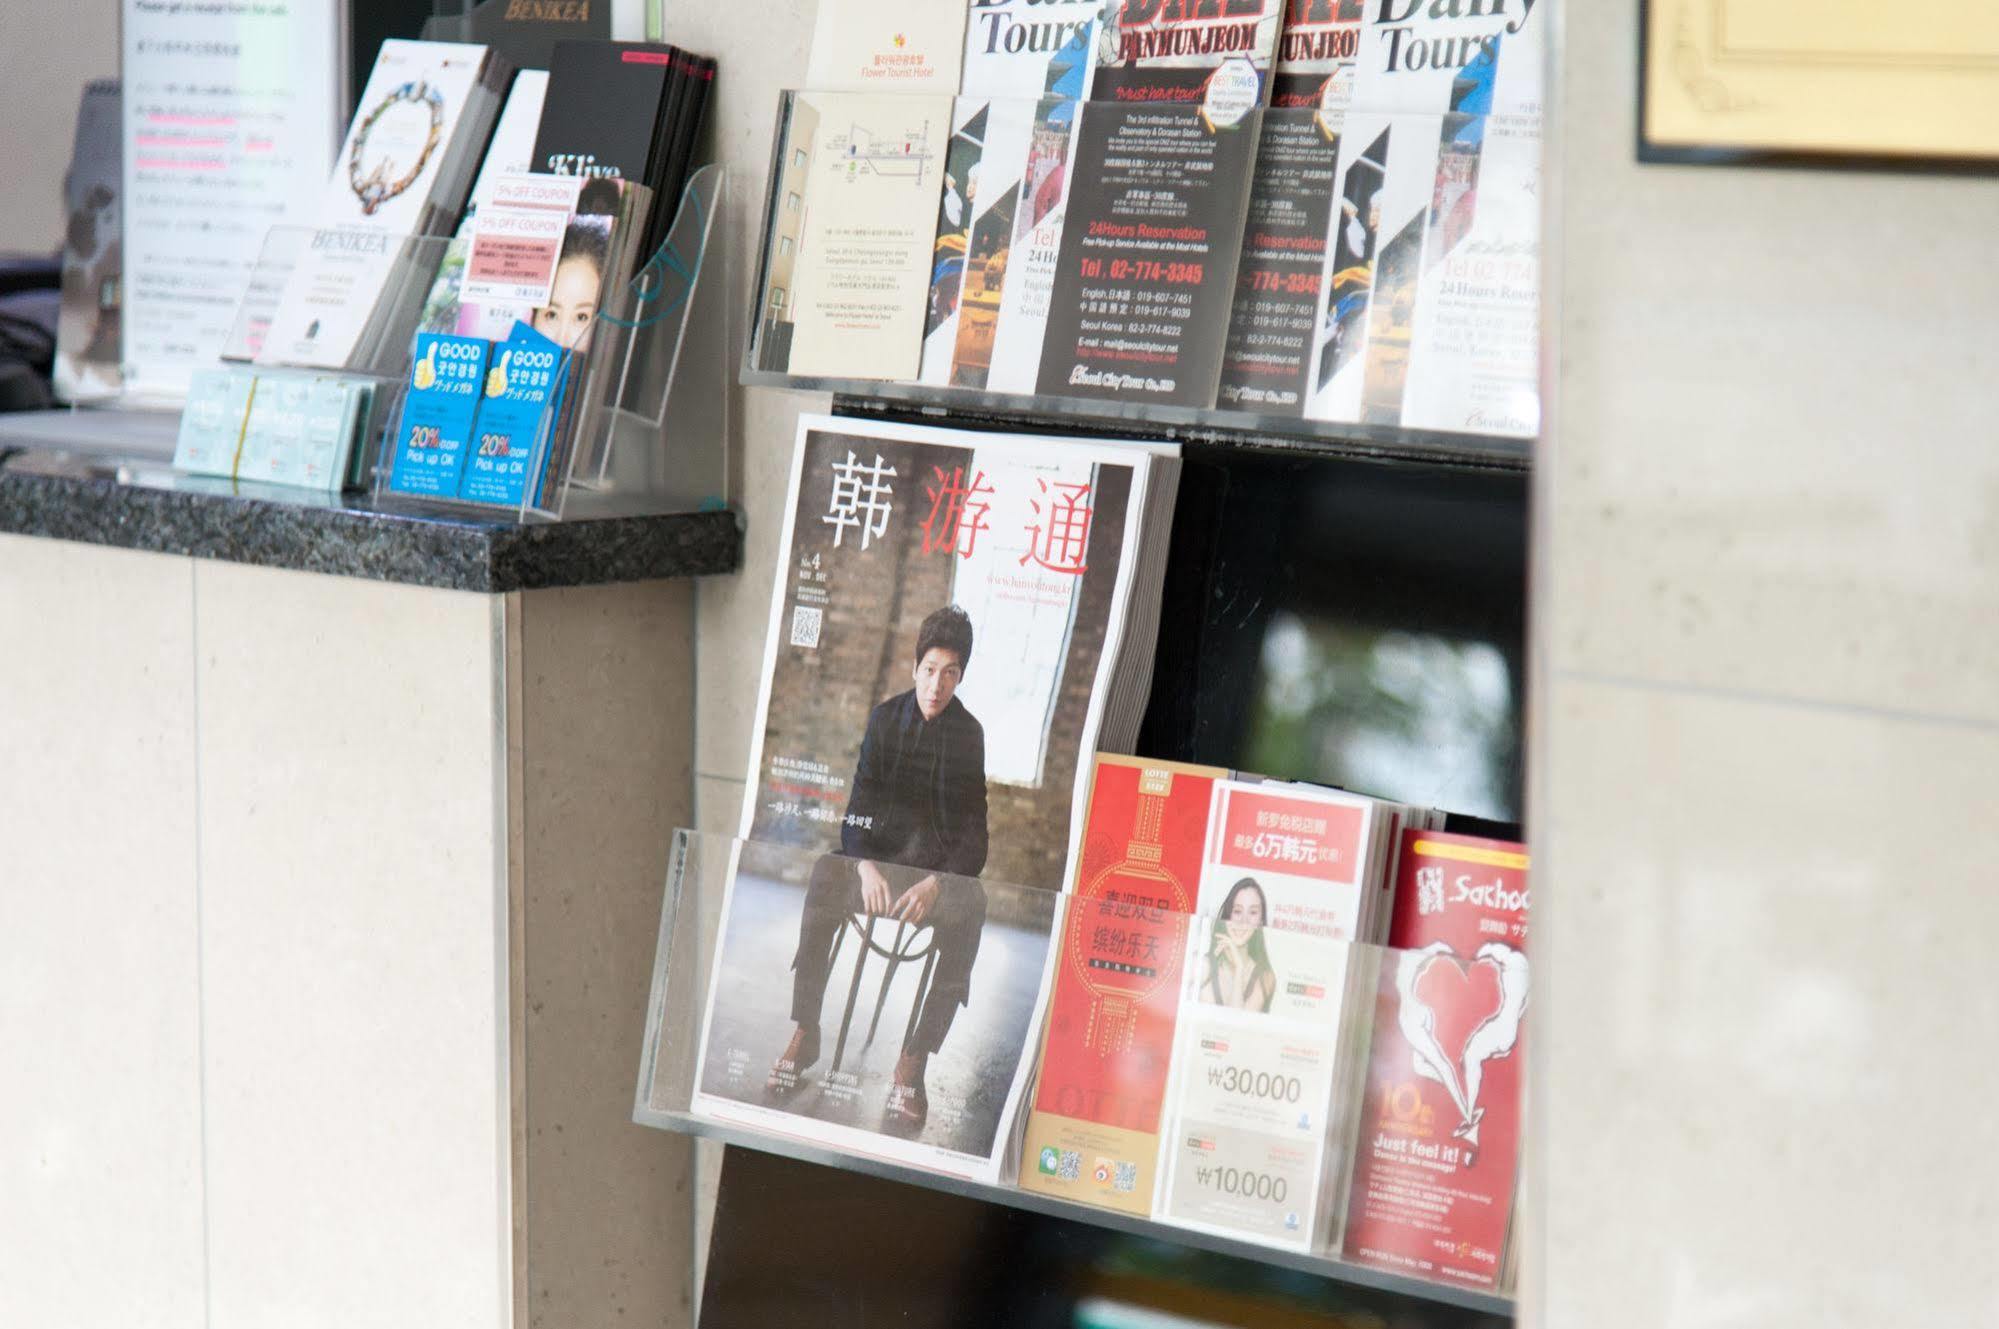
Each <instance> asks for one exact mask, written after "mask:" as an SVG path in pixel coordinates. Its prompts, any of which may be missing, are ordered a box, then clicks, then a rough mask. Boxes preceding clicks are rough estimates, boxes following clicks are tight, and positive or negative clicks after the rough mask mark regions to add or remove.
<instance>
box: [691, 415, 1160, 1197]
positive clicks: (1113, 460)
mask: <svg viewBox="0 0 1999 1329" xmlns="http://www.w3.org/2000/svg"><path fill="white" fill-rule="evenodd" d="M1168 461H1169V458H1168V457H1166V456H1164V455H1162V454H1161V453H1160V451H1159V450H1158V449H1155V448H1150V447H1143V446H1120V445H1107V444H1100V443H1093V442H1090V441H1088V440H1083V439H1042V438H1026V437H1010V436H1005V435H995V434H973V433H964V432H959V431H953V430H943V429H931V428H924V427H919V426H909V425H897V424H889V423H884V422H873V421H859V420H842V419H834V418H829V417H807V418H805V419H803V420H801V421H800V425H799V440H798V446H797V451H796V453H795V456H794V462H793V471H792V477H791V484H790V490H789V498H788V502H787V506H786V512H787V514H788V515H787V524H786V529H785V533H784V537H783V540H782V543H781V545H780V550H779V563H778V566H779V569H780V571H779V586H778V591H777V594H776V595H775V596H774V597H773V602H772V618H771V635H770V639H769V644H768V647H767V650H766V655H765V662H764V670H763V680H762V688H761V695H760V698H759V702H758V724H757V731H756V738H755V742H754V746H753V754H752V766H751V774H750V780H749V783H748V790H747V793H746V797H745V801H744V807H743V813H742V824H741V828H740V831H739V834H740V836H741V837H742V839H743V840H744V841H745V842H747V843H745V844H744V846H743V847H742V849H741V850H740V854H739V858H738V861H737V862H736V863H734V864H732V870H731V877H730V884H729V889H728V896H727V900H726V902H725V904H724V908H723V916H722V920H721V924H720V943H719V951H718V959H717V963H716V967H715V973H714V979H713V985H712V988H711V990H710V993H709V997H708V1001H707V1006H706V1010H705V1013H704V1028H703V1033H702V1041H701V1060H700V1065H699V1067H698V1069H697V1072H696V1095H695V1100H694V1110H695V1111H696V1112H697V1113H699V1114H701V1115H704V1116H708V1117H711V1118H714V1119H717V1120H724V1121H731V1122H736V1123H740V1124H748V1125H753V1126H755V1127H757V1128H758V1129H760V1130H763V1131H766V1132H774V1133H778V1134H785V1135H790V1136H793V1137H794V1138H800V1139H807V1140H814V1141H819V1142H823V1143H827V1144H831V1145H835V1146H837V1147H839V1148H842V1149H844V1150H847V1151H849V1152H856V1153H861V1154H865V1155H870V1156H874V1157H881V1158H891V1159H896V1160H899V1161H903V1162H909V1163H914V1164H916V1165H919V1166H923V1167H928V1168H933V1169H936V1170H940V1171H945V1172H950V1173H953V1174H956V1175H962V1176H973V1177H979V1178H983V1179H986V1180H996V1179H997V1178H998V1177H999V1176H1000V1175H1001V1165H1002V1161H1003V1158H1004V1155H1005V1153H1006V1151H1007V1148H1008V1145H1009V1144H1010V1142H1011V1141H1012V1140H1013V1139H1014V1138H1015V1132H1014V1129H1013V1127H1014V1124H1015V1114H1016V1109H1017V1107H1018V1103H1019V1100H1020V1094H1021V1090H1022V1086H1023V1085H1024V1082H1025V1079H1026V1077H1027V1075H1028V1073H1029V1071H1030V1068H1031V1059H1032V1058H1031V1051H1032V1044H1033V1041H1034V1037H1035V1033H1036V1031H1037V1030H1038V1029H1039V1027H1040V1022H1041V1021H1040V1015H1041V1010H1042V1005H1043V1001H1044V999H1045V992H1046V987H1047V985H1046V970H1047V966H1048V963H1049V954H1050V943H1051V939H1052V930H1053V928H1054V925H1055V917H1056V901H1057V897H1058V895H1059V892H1060V890H1061V888H1062V886H1063V883H1064V882H1065V880H1066V879H1067V877H1068V875H1069V871H1070V865H1071V862H1072V858H1073V854H1074V843H1073V834H1072V827H1073V826H1075V825H1076V824H1077V823H1078V821H1079V819H1080V816H1081V812H1082V807H1081V798H1082V796H1083V795H1084V794H1085V793H1086V785H1087V780H1086V779H1083V780H1079V778H1078V776H1079V772H1082V773H1086V771H1087V765H1086V763H1087V760H1088V754H1090V753H1091V752H1092V751H1093V750H1094V749H1096V748H1097V747H1099V746H1104V745H1110V746H1117V745H1119V744H1122V743H1128V742H1129V741H1130V738H1131V736H1132V734H1131V731H1132V730H1134V729H1135V727H1136V719H1137V715H1138V713H1139V710H1140V709H1141V708H1140V707H1139V706H1137V705H1134V704H1133V703H1132V700H1131V694H1133V693H1138V694H1142V692H1143V686H1142V670H1140V669H1139V662H1140V661H1141V660H1148V661H1149V659H1150V656H1151V651H1152V645H1153V643H1152V641H1151V631H1152V630H1153V629H1154V628H1155V627H1156V620H1155V619H1154V618H1152V617H1150V616H1148V615H1147V614H1145V613H1142V612H1136V611H1135V610H1133V608H1132V607H1131V603H1130V602H1131V601H1132V600H1133V598H1134V596H1135V595H1136V594H1139V592H1138V591H1137V590H1135V588H1138V587H1141V586H1143V585H1145V584H1146V583H1147V582H1148V580H1150V579H1153V578H1156V577H1157V575H1158V572H1159V568H1158V567H1157V566H1156V564H1152V563H1149V562H1147V561H1146V560H1142V559H1141V557H1140V552H1141V549H1142V547H1143V539H1142V537H1143V530H1142V527H1143V525H1144V522H1145V519H1146V516H1147V515H1148V513H1149V512H1150V511H1152V510H1153V505H1152V503H1151V502H1150V500H1152V499H1156V497H1157V495H1156V494H1154V493H1153V492H1152V491H1153V489H1154V488H1156V487H1157V486H1160V485H1162V484H1170V467H1169V466H1168V465H1167V463H1168ZM1162 474H1164V476H1165V477H1166V478H1162ZM1154 543H1155V545H1156V543H1157V542H1156V541H1155V542H1154ZM1152 590H1153V591H1155V592H1156V582H1154V583H1153V585H1152ZM882 1003H886V1005H885V1007H884V1006H883V1004H882Z"/></svg>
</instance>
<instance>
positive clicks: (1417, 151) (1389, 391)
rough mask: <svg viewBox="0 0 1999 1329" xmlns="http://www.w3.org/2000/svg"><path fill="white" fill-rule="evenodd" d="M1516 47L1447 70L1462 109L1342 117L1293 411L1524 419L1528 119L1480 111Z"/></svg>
mask: <svg viewBox="0 0 1999 1329" xmlns="http://www.w3.org/2000/svg"><path fill="white" fill-rule="evenodd" d="M1525 49H1526V48H1525V47H1524V46H1522V45H1521V44H1519V43H1515V42H1510V41H1509V42H1500V43H1496V44H1494V46H1493V47H1492V48H1491V49H1490V50H1486V49H1484V48H1482V51H1481V54H1480V55H1478V56H1476V57H1474V58H1473V60H1472V62H1471V63H1470V64H1469V65H1467V66H1466V67H1465V68H1464V69H1463V70H1460V71H1458V75H1457V81H1456V84H1455V87H1456V90H1457V93H1458V94H1459V95H1458V103H1457V104H1458V105H1459V106H1461V107H1463V108H1465V109H1462V110H1457V111H1452V112H1450V113H1448V114H1444V115H1424V114H1415V113H1403V114H1395V115H1377V114H1374V113H1372V112H1367V113H1363V112H1358V111H1357V112H1354V113H1352V114H1351V115H1349V116H1348V117H1347V120H1346V124H1345V128H1344V131H1343V133H1342V135H1341V158H1340V166H1339V173H1340V177H1339V178H1340V180H1341V186H1340V192H1339V194H1338V196H1337V204H1338V207H1339V209H1340V212H1339V214H1338V215H1337V216H1335V217H1334V219H1333V223H1332V227H1333V229H1332V235H1331V249H1332V257H1331V258H1330V259H1329V260H1328V262H1327V265H1326V270H1325V274H1326V275H1325V282H1324V286H1325V290H1324V291H1323V293H1322V295H1321V304H1320V314H1319V317H1318V319H1317V324H1318V326H1317V332H1316V335H1315V351H1314V360H1315V368H1314V374H1315V378H1316V381H1315V383H1314V385H1313V394H1312V396H1311V397H1310V398H1309V399H1308V404H1307V408H1306V411H1305V413H1306V414H1307V415H1308V416H1310V417H1312V418H1314V419H1326V420H1344V421H1349V422H1357V423H1365V424H1381V425H1399V426H1403V427H1409V428H1425V429H1444V430H1456V431H1473V432H1480V433H1489V434H1504V435H1509V436H1515V437H1531V436H1532V435H1533V434H1534V433H1535V432H1537V430H1538V429H1539V426H1540V392H1539V384H1538V371H1539V347H1538V337H1539V327H1540V188H1539V182H1540V169H1541V168H1540V158H1541V130H1540V127H1541V121H1540V118H1539V117H1538V116H1535V115H1525V114H1509V113H1501V112H1496V111H1492V110H1490V109H1488V108H1490V107H1491V106H1492V105H1493V104H1494V103H1495V101H1496V89H1497V88H1498V86H1499V85H1500V83H1501V82H1502V79H1503V75H1502V71H1503V70H1504V68H1505V65H1506V62H1507V61H1508V60H1509V59H1512V58H1514V57H1515V56H1516V55H1518V54H1519V53H1520V52H1522V51H1523V50H1525Z"/></svg>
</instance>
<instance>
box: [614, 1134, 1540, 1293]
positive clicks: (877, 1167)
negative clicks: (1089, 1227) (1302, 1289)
mask: <svg viewBox="0 0 1999 1329" xmlns="http://www.w3.org/2000/svg"><path fill="white" fill-rule="evenodd" d="M633 1120H634V1121H637V1122H638V1123H639V1124H640V1125H644V1126H654V1127H657V1128H659V1129H661V1130H670V1131H678V1132H680V1133H681V1134H683V1135H693V1136H698V1137H700V1138H702V1139H706V1140H714V1141H717V1142H718V1143H721V1144H728V1145H735V1146H736V1147H738V1148H741V1149H755V1150H757V1151H758V1152H759V1153H766V1154H776V1155H778V1156H780V1157H783V1158H793V1159H797V1160H798V1161H799V1162H801V1163H817V1164H820V1165H822V1166H825V1167H835V1168H839V1169H841V1170H843V1171H846V1172H858V1173H862V1174H864V1175H867V1176H871V1177H882V1178H885V1179H886V1180H889V1181H895V1182H901V1183H903V1184H905V1185H909V1186H924V1187H928V1188H929V1189H931V1190H937V1191H943V1192H945V1193H946V1194H950V1195H963V1196H966V1197H968V1198H970V1199H974V1200H984V1201H986V1202H988V1203H990V1204H1003V1205H1007V1206H1009V1207H1011V1208H1014V1209H1025V1210H1027V1211H1028V1212H1029V1213H1036V1214H1047V1215H1048V1216H1050V1217H1052V1218H1067V1219H1072V1220H1074V1221H1077V1222H1082V1223H1092V1224H1095V1225H1096V1226H1098V1227H1104V1228H1109V1229H1111V1230H1112V1231H1115V1232H1124V1233H1129V1234H1130V1235H1132V1236H1136V1237H1149V1238H1151V1239H1153V1240H1156V1241H1167V1242H1173V1243H1175V1244H1177V1245H1181V1246H1191V1247H1194V1248H1196V1249H1199V1250H1204V1251H1213V1252H1215V1253H1216V1254H1219V1255H1232V1256H1236V1257H1239V1258H1242V1259H1248V1260H1256V1261H1258V1262H1260V1263H1263V1264H1270V1265H1276V1266H1278V1267H1280V1268H1284V1269H1295V1270H1298V1271H1299V1272H1301V1273H1307V1274H1314V1275H1317V1276H1318V1277H1321V1278H1330V1279H1334V1280H1336V1281H1338V1282H1342V1283H1351V1284H1353V1285H1354V1286H1356V1287H1365V1288H1373V1289H1375V1290H1377V1291H1382V1292H1392V1293H1396V1294H1398V1295H1401V1296H1406V1297H1413V1298H1415V1299H1417V1300H1420V1301H1431V1302H1436V1303H1438V1304H1440V1305H1445V1306H1456V1307H1459V1308H1461V1309H1464V1310H1471V1311H1481V1312H1483V1313H1485V1314H1488V1315H1500V1316H1506V1317H1508V1318H1511V1317H1512V1316H1513V1314H1514V1309H1515V1308H1514V1302H1513V1299H1512V1298H1510V1297H1501V1296H1496V1295H1494V1294H1492V1293H1487V1292H1475V1291H1473V1290H1471V1289H1470V1288H1461V1287H1453V1286H1451V1285H1449V1284H1445V1283H1431V1282H1426V1281H1424V1280H1422V1279H1418V1278H1405V1277H1402V1276H1401V1275H1398V1274H1391V1273H1385V1272H1383V1271H1382V1270H1379V1269H1371V1268H1369V1267H1367V1266H1366V1265H1360V1264H1349V1263H1347V1262H1346V1261H1344V1260H1335V1259H1332V1258H1330V1257H1328V1256H1324V1255H1307V1254H1299V1253H1294V1252H1291V1251H1282V1250H1276V1249H1273V1248H1271V1247H1269V1246H1259V1245H1256V1244H1255V1243H1252V1242H1246V1241H1231V1240H1230V1239H1228V1238H1227V1237H1217V1236H1212V1235H1210V1234H1208V1233H1205V1232H1200V1231H1196V1230H1195V1229H1192V1228H1183V1227H1173V1226H1170V1225H1168V1224H1165V1223H1156V1222H1153V1221H1151V1220H1149V1219H1143V1218H1129V1217H1126V1216H1125V1215H1123V1214H1119V1213H1114V1212H1112V1211H1111V1210H1108V1209H1098V1208H1095V1207H1094V1206H1091V1205H1084V1204H1075V1203H1072V1202H1070V1201H1068V1200H1059V1199H1054V1198H1051V1197H1048V1196H1042V1195H1034V1194H1032V1193H1030V1192H1028V1191H1023V1190H1020V1189H1018V1188H1016V1187H1013V1186H992V1185H987V1184H984V1183H981V1182H974V1181H964V1180H960V1179H957V1178H952V1177H945V1176H941V1175H939V1174H937V1173H935V1172H925V1171H923V1170H922V1169H921V1168H912V1167H900V1166H898V1165H896V1164H894V1163H887V1162H883V1161H882V1160H880V1159H874V1158H865V1157H861V1156H858V1155H854V1154H846V1153H841V1152H839V1151H837V1150H832V1149H824V1148H816V1147H814V1146H812V1145H810V1144H806V1143H803V1142H801V1141H798V1140H792V1139H787V1138H785V1137H784V1136H778V1135H769V1134H766V1133H765V1132H763V1131H757V1130H751V1129H749V1128H747V1127H742V1126H735V1125H731V1124H729V1123H727V1122H718V1121H705V1120H703V1119H701V1118H699V1117H693V1116H689V1115H688V1114H686V1113H684V1112H655V1111H651V1110H649V1109H645V1108H640V1109H639V1110H638V1111H637V1112H635V1113H634V1114H633Z"/></svg>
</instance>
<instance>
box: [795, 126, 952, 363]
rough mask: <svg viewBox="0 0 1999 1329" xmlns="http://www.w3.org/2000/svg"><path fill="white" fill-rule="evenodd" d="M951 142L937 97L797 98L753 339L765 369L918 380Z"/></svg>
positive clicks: (950, 129) (950, 128) (949, 130)
mask: <svg viewBox="0 0 1999 1329" xmlns="http://www.w3.org/2000/svg"><path fill="white" fill-rule="evenodd" d="M951 133H952V121H951V99H950V98H948V97H944V96H936V95H929V94H917V93H882V94H875V93H856V92H849V93H823V94H822V93H809V92H801V93H798V94H797V95H795V96H794V97H793V98H792V100H791V115H790V119H789V121H788V122H787V128H786V133H785V141H784V146H783V148H782V156H781V159H780V161H779V168H778V175H779V180H778V186H777V189H776V190H775V191H774V195H775V196H774V198H773V204H774V207H775V214H774V216H773V217H772V220H771V227H770V232H771V235H770V243H771V249H770V252H769V254H768V255H767V258H766V270H765V280H764V295H763V301H764V306H763V311H762V314H761V321H760V326H759V328H758V333H757V343H758V363H759V364H760V365H761V366H762V367H763V368H764V369H766V370H769V371H772V372H776V373H791V374H799V375H805V376H808V377H827V378H866V379H877V378H878V379H890V380H894V381H898V382H900V381H907V380H911V379H914V378H915V377H916V376H917V373H918V370H919V368H920V366H921V362H922V346H923V332H924V323H925V311H926V307H927V303H928V301H927V296H928V293H929V284H930V282H929V278H930V270H931V263H930V257H931V253H932V250H933V248H934V246H935V244H936V240H937V231H936V219H937V215H938V209H939V206H940V198H941V196H942V193H943V190H944V173H945V172H944V166H945V157H946V153H947V151H948V149H949V147H950V140H951Z"/></svg>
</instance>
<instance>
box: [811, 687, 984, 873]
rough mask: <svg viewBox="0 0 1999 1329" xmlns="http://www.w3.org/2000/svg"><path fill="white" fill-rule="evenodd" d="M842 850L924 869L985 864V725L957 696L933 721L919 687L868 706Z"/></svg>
mask: <svg viewBox="0 0 1999 1329" xmlns="http://www.w3.org/2000/svg"><path fill="white" fill-rule="evenodd" d="M840 850H841V852H842V853H844V854H846V855H847V856H848V857H850V858H865V859H870V860H872V861H874V862H877V863H901V864H903V865H904V866H907V867H913V868H922V869H923V870H925V871H927V872H948V873H956V874H958V875H960V876H965V877H976V876H978V875H979V873H980V871H981V870H983V869H984V867H985V865H986V731H985V728H984V727H983V726H982V725H980V724H979V722H978V721H977V720H976V719H975V718H973V716H972V713H971V712H970V711H968V710H966V709H965V707H964V704H963V703H961V702H960V701H959V700H958V699H957V698H956V697H953V698H951V702H950V704H949V705H948V706H946V707H945V708H944V710H943V712H942V713H941V714H939V715H938V717H937V718H936V719H935V720H931V721H928V722H926V721H925V720H924V718H923V712H922V711H921V710H920V709H919V708H918V707H917V705H916V690H915V689H914V688H912V689H910V690H909V691H908V692H904V693H901V694H900V695H898V696H894V697H890V698H889V699H888V700H887V701H885V702H883V703H882V704H881V705H879V706H877V707H875V708H874V710H873V711H872V712H870V713H869V715H868V732H867V735H866V736H865V737H864V738H862V739H861V759H860V761H859V762H858V763H857V764H856V765H855V767H854V788H853V791H852V792H851V793H850V794H849V795H848V797H847V817H846V821H845V822H844V823H843V824H842V825H841V827H840Z"/></svg>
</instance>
